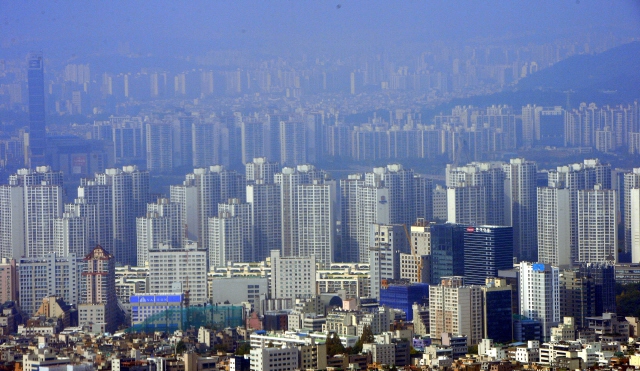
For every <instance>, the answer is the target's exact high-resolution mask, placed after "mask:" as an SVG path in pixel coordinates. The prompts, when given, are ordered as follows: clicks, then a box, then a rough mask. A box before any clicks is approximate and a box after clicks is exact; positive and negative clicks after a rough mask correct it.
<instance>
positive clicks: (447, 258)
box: [430, 223, 465, 285]
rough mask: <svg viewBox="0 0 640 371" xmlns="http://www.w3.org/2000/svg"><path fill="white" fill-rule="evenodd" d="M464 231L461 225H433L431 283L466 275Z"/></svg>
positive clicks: (431, 229)
mask: <svg viewBox="0 0 640 371" xmlns="http://www.w3.org/2000/svg"><path fill="white" fill-rule="evenodd" d="M464 231H465V226H463V225H460V224H451V223H447V224H432V225H431V228H430V232H431V283H433V284H436V285H437V284H438V283H440V279H441V278H442V277H450V276H463V275H464V260H465V257H464Z"/></svg>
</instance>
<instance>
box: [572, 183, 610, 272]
mask: <svg viewBox="0 0 640 371" xmlns="http://www.w3.org/2000/svg"><path fill="white" fill-rule="evenodd" d="M616 193H617V192H616V191H615V190H612V189H603V188H602V186H601V185H599V184H596V185H595V187H594V188H593V189H590V190H587V189H585V190H579V191H578V199H577V209H576V212H577V213H578V218H577V220H578V226H577V227H578V228H577V229H578V255H577V261H579V262H583V263H602V262H607V261H609V262H614V263H615V262H617V261H618V210H617V194H616Z"/></svg>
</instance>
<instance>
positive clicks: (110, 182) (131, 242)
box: [94, 166, 150, 265]
mask: <svg viewBox="0 0 640 371" xmlns="http://www.w3.org/2000/svg"><path fill="white" fill-rule="evenodd" d="M94 182H95V184H98V185H103V186H108V189H109V191H110V193H111V197H110V200H111V223H112V226H113V228H112V233H113V234H112V238H113V251H112V253H113V255H114V256H115V258H116V261H117V262H119V263H122V264H128V265H136V262H137V251H136V249H135V246H136V242H137V241H136V218H137V217H139V216H143V215H146V212H147V203H148V202H149V197H150V196H149V172H148V171H141V170H138V168H137V166H124V167H123V168H122V169H115V168H114V169H106V170H105V172H104V173H98V174H96V176H95V181H94Z"/></svg>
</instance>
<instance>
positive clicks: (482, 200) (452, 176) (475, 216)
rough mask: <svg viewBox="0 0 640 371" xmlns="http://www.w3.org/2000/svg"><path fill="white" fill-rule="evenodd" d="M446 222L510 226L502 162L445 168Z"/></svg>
mask: <svg viewBox="0 0 640 371" xmlns="http://www.w3.org/2000/svg"><path fill="white" fill-rule="evenodd" d="M446 177H447V187H448V189H447V208H448V212H447V221H448V222H450V223H459V224H472V225H483V224H484V225H497V226H502V225H510V219H511V205H509V204H508V203H505V199H507V197H505V195H507V194H509V192H507V191H509V188H510V185H509V183H508V182H507V181H506V177H505V172H504V170H503V164H502V163H501V162H472V163H470V164H468V165H466V166H459V167H453V166H452V165H447V173H446Z"/></svg>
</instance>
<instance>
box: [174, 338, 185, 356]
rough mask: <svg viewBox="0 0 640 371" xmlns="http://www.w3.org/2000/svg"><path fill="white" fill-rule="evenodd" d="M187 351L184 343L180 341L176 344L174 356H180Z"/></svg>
mask: <svg viewBox="0 0 640 371" xmlns="http://www.w3.org/2000/svg"><path fill="white" fill-rule="evenodd" d="M186 350H187V344H185V343H184V341H182V340H180V341H178V343H177V344H176V354H182V353H184V352H185V351H186Z"/></svg>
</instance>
